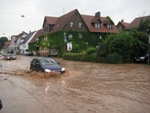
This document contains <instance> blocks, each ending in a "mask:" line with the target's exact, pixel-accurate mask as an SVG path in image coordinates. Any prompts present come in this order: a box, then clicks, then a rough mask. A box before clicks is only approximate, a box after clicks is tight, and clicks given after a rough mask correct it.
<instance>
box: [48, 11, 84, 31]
mask: <svg viewBox="0 0 150 113" xmlns="http://www.w3.org/2000/svg"><path fill="white" fill-rule="evenodd" d="M71 22H72V23H73V27H70V23H71ZM79 23H81V24H82V28H81V29H79ZM61 30H75V31H85V30H86V27H85V24H84V22H83V20H82V18H81V15H80V13H79V12H78V10H77V9H75V10H73V11H71V12H69V13H67V14H65V15H63V16H61V17H59V18H58V19H57V22H56V24H55V26H54V28H53V29H52V31H51V32H50V33H53V32H57V31H61Z"/></svg>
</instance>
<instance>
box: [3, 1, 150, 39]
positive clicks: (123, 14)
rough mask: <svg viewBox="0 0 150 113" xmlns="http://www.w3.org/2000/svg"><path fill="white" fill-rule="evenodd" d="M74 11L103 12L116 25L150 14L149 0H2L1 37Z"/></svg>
mask: <svg viewBox="0 0 150 113" xmlns="http://www.w3.org/2000/svg"><path fill="white" fill-rule="evenodd" d="M74 9H78V11H79V13H80V14H87V15H95V13H96V12H98V11H100V12H101V16H103V17H105V16H110V17H111V18H112V20H113V21H114V22H115V24H117V23H118V21H120V20H121V19H124V21H125V22H129V23H130V22H131V21H132V20H133V19H134V18H136V17H139V16H148V15H150V0H0V37H1V36H6V37H10V36H11V35H17V34H19V33H20V32H22V31H25V32H29V31H34V30H38V29H41V28H42V24H43V21H44V16H55V17H59V16H62V15H63V14H65V13H68V12H70V11H72V10H74ZM21 15H24V16H25V17H21Z"/></svg>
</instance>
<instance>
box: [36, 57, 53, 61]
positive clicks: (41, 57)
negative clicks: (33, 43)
mask: <svg viewBox="0 0 150 113" xmlns="http://www.w3.org/2000/svg"><path fill="white" fill-rule="evenodd" d="M34 59H38V60H41V59H53V58H51V57H40V58H34ZM53 60H54V59H53Z"/></svg>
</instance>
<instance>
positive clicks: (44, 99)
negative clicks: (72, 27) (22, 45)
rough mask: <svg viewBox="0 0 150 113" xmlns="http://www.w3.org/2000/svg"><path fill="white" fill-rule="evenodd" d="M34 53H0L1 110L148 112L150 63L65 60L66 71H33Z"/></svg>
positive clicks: (8, 112) (26, 112) (23, 112)
mask: <svg viewBox="0 0 150 113" xmlns="http://www.w3.org/2000/svg"><path fill="white" fill-rule="evenodd" d="M31 60H32V57H26V56H18V57H17V59H16V60H13V61H6V60H3V59H0V64H2V67H0V99H1V100H2V102H3V108H2V110H1V111H0V113H34V112H35V113H150V66H149V65H146V64H113V65H112V64H101V63H89V62H75V61H66V60H62V59H59V58H56V60H57V61H59V62H60V64H61V65H62V66H64V67H65V68H66V70H67V71H66V73H65V74H62V75H60V74H45V73H37V72H31V71H30V70H29V64H30V61H31Z"/></svg>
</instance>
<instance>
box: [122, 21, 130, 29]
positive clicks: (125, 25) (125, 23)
mask: <svg viewBox="0 0 150 113" xmlns="http://www.w3.org/2000/svg"><path fill="white" fill-rule="evenodd" d="M120 23H121V24H122V25H123V26H124V27H125V28H127V27H128V26H129V23H127V22H122V21H121V22H120Z"/></svg>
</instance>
